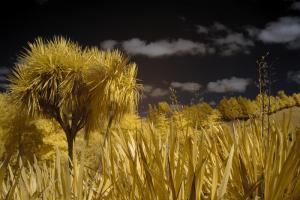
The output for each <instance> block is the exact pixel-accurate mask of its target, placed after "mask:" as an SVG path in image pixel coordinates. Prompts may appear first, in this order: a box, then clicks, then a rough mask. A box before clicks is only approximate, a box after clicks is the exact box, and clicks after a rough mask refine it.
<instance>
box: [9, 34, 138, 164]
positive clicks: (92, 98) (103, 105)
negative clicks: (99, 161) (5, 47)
mask: <svg viewBox="0 0 300 200" xmlns="http://www.w3.org/2000/svg"><path fill="white" fill-rule="evenodd" d="M136 75H137V67H136V65H135V63H131V62H130V61H129V59H128V58H127V57H126V56H124V55H123V54H122V53H121V52H119V51H117V50H113V51H102V50H99V49H98V48H96V47H89V48H83V47H81V46H80V45H78V44H77V43H75V42H72V41H70V40H67V39H64V38H62V37H54V38H53V39H52V40H50V41H46V40H43V39H41V38H38V39H36V40H35V41H34V42H33V43H29V44H28V48H27V49H25V51H24V52H22V53H21V54H20V56H19V57H18V62H17V63H16V64H15V68H14V70H13V74H12V76H11V77H10V82H11V84H10V87H9V89H10V94H11V95H12V97H13V99H14V101H15V103H17V104H18V106H20V109H22V110H24V111H26V112H27V113H28V115H29V116H43V117H48V118H53V119H55V120H56V121H57V122H58V123H59V125H60V126H61V128H62V129H63V130H64V133H65V135H66V139H67V143H68V155H69V157H70V159H71V160H72V158H73V144H74V141H75V138H76V135H77V133H78V131H79V130H81V129H83V128H84V129H85V133H87V134H88V133H90V132H91V131H93V130H99V129H101V128H103V126H104V124H106V123H111V122H112V121H113V120H120V119H121V117H122V116H123V115H124V114H125V113H128V112H134V111H135V108H136V105H137V101H138V96H139V95H138V89H139V85H138V84H137V83H136Z"/></svg>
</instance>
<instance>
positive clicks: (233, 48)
mask: <svg viewBox="0 0 300 200" xmlns="http://www.w3.org/2000/svg"><path fill="white" fill-rule="evenodd" d="M197 28H198V29H197V33H200V34H201V33H206V37H207V39H208V40H210V41H211V42H212V43H213V47H214V48H213V50H214V51H213V52H212V53H215V52H217V53H219V54H220V55H223V56H231V55H234V54H238V53H244V54H249V53H250V47H253V46H254V42H253V40H252V39H251V38H249V37H247V36H246V35H244V34H243V33H239V32H234V31H233V30H231V29H230V28H229V27H227V26H225V25H224V24H221V23H219V22H215V23H214V24H213V25H211V26H209V27H205V26H202V25H197ZM208 33H212V34H208Z"/></svg>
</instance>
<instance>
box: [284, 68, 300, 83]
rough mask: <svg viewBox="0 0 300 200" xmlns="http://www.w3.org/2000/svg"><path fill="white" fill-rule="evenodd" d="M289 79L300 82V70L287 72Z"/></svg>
mask: <svg viewBox="0 0 300 200" xmlns="http://www.w3.org/2000/svg"><path fill="white" fill-rule="evenodd" d="M287 79H288V81H293V82H295V83H297V84H300V70H299V71H289V72H288V73H287Z"/></svg>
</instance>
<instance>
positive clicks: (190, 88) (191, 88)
mask: <svg viewBox="0 0 300 200" xmlns="http://www.w3.org/2000/svg"><path fill="white" fill-rule="evenodd" d="M170 86H171V87H173V88H175V89H179V90H181V91H185V92H191V93H193V92H196V91H198V90H199V89H200V88H201V87H202V86H201V85H200V84H199V83H195V82H183V83H181V82H171V84H170Z"/></svg>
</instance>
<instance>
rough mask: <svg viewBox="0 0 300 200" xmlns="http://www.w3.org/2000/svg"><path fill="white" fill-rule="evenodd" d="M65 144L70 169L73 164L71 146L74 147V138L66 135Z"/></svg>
mask: <svg viewBox="0 0 300 200" xmlns="http://www.w3.org/2000/svg"><path fill="white" fill-rule="evenodd" d="M66 136H67V142H68V157H69V168H70V169H72V164H73V145H74V137H72V136H73V135H72V134H70V133H69V134H68V133H67V134H66Z"/></svg>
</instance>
